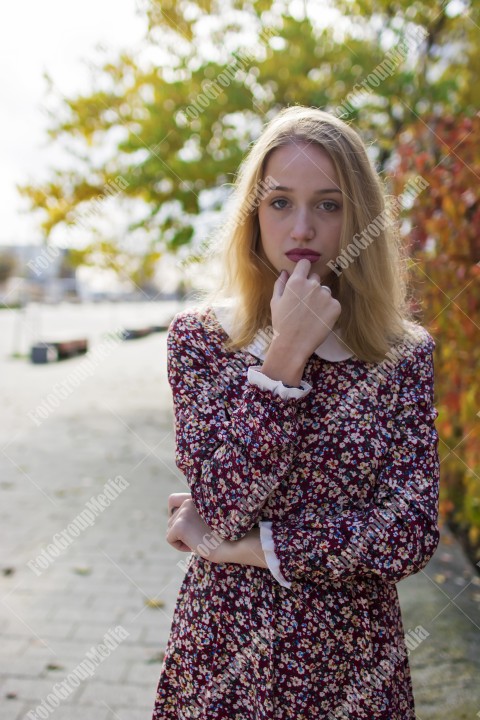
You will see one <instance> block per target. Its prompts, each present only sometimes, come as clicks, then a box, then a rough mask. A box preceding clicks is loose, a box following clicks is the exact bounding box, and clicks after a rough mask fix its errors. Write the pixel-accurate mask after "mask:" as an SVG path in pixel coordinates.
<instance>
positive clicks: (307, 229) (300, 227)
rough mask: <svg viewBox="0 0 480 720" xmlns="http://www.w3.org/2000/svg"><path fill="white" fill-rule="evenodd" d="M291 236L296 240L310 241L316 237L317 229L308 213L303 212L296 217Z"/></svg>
mask: <svg viewBox="0 0 480 720" xmlns="http://www.w3.org/2000/svg"><path fill="white" fill-rule="evenodd" d="M290 234H291V236H292V238H294V239H296V240H309V239H311V238H312V237H313V236H314V235H315V228H314V226H313V222H312V219H311V217H310V215H309V213H308V212H306V211H301V212H298V213H297V214H296V215H295V219H294V223H293V227H292V231H291V233H290Z"/></svg>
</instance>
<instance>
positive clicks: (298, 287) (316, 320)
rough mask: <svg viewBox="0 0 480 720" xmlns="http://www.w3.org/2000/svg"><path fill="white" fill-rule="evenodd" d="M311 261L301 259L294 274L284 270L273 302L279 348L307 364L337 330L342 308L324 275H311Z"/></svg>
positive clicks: (274, 326)
mask: <svg viewBox="0 0 480 720" xmlns="http://www.w3.org/2000/svg"><path fill="white" fill-rule="evenodd" d="M311 267H312V265H311V263H310V261H309V260H307V259H306V258H302V259H301V260H299V261H298V262H297V263H296V265H295V268H294V270H293V272H292V274H291V275H290V276H289V274H288V272H287V271H286V270H282V272H281V273H280V275H279V277H278V278H277V280H276V282H275V285H274V288H273V296H272V300H271V302H270V308H271V312H272V327H273V330H274V338H275V339H276V344H277V346H278V345H280V346H281V347H282V348H285V349H287V348H289V349H291V350H294V352H295V355H296V356H297V357H300V358H301V359H302V360H303V361H304V362H305V363H306V362H307V360H308V358H309V357H310V355H311V354H312V353H313V352H314V351H315V350H316V348H317V347H318V346H319V345H321V343H322V342H323V341H324V340H325V339H326V337H327V335H328V334H329V333H330V332H331V330H332V329H333V326H334V325H335V323H336V321H337V318H338V317H339V315H340V313H341V311H342V307H341V305H340V303H339V302H338V300H336V299H335V298H333V297H332V296H331V294H330V292H329V291H328V290H326V289H325V288H322V287H321V280H320V276H319V275H318V274H317V273H310V269H311Z"/></svg>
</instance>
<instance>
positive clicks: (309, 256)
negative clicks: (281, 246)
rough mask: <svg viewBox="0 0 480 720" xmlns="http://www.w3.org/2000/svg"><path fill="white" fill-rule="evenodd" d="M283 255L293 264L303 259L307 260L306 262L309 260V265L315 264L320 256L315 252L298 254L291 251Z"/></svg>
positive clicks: (295, 251) (296, 251)
mask: <svg viewBox="0 0 480 720" xmlns="http://www.w3.org/2000/svg"><path fill="white" fill-rule="evenodd" d="M285 255H286V256H287V257H288V258H289V260H293V262H298V261H299V260H302V259H303V258H307V260H310V262H311V263H314V262H316V261H317V260H318V259H319V257H320V255H319V253H316V252H313V251H312V252H299V251H298V250H291V251H290V252H287V253H285Z"/></svg>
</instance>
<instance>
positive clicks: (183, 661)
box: [153, 107, 439, 720]
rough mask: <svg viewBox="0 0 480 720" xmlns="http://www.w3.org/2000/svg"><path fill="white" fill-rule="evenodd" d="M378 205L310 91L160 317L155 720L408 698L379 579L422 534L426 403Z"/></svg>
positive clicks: (416, 340)
mask: <svg viewBox="0 0 480 720" xmlns="http://www.w3.org/2000/svg"><path fill="white" fill-rule="evenodd" d="M394 215H395V213H394V212H393V210H392V207H391V205H390V206H388V205H387V204H386V199H385V196H384V193H383V192H382V186H381V183H380V180H379V178H378V176H377V174H376V172H375V170H374V169H373V167H372V165H371V163H370V161H369V159H368V156H367V154H366V151H365V147H364V145H363V143H362V141H361V139H360V138H359V136H358V134H357V133H356V132H355V131H354V130H353V129H352V128H351V127H349V126H348V125H346V124H345V123H343V122H342V121H341V120H339V119H337V118H336V117H334V116H332V115H330V114H328V113H325V112H322V111H320V110H317V109H311V108H304V107H292V108H288V109H286V110H283V111H282V112H280V113H279V114H278V115H277V116H276V117H275V118H274V119H273V120H272V121H270V122H269V123H268V125H267V126H266V127H265V129H264V131H263V133H262V135H261V136H260V138H259V139H258V140H257V142H256V143H255V144H254V146H253V147H252V148H251V150H250V152H249V154H248V157H247V158H246V160H245V161H244V163H243V165H242V167H241V169H240V172H239V176H238V178H237V183H236V190H235V193H234V204H233V205H232V206H231V207H230V217H231V218H233V222H232V220H230V221H229V222H228V224H227V225H226V231H225V234H224V238H223V249H224V255H223V270H224V281H223V285H222V287H221V290H220V292H219V293H217V295H216V296H209V298H207V300H206V302H205V303H203V304H201V305H199V306H197V307H196V308H194V309H191V310H185V311H183V312H180V313H178V314H177V315H176V316H175V318H174V320H173V321H172V323H171V325H170V328H169V333H168V377H169V382H170V385H171V388H172V391H173V402H174V410H175V433H176V462H177V466H178V468H179V469H180V470H181V471H182V472H183V473H184V474H185V476H186V481H187V483H188V488H189V490H190V493H177V494H174V495H171V496H170V498H169V503H168V507H169V512H170V513H171V514H170V518H169V521H168V531H167V540H168V542H169V543H171V544H172V545H173V547H175V548H177V549H178V550H179V551H183V552H191V555H190V561H189V564H188V567H187V571H186V575H185V578H184V580H183V583H182V586H181V589H180V593H179V597H178V601H177V605H176V608H175V612H174V616H173V621H172V626H171V632H170V637H169V640H168V644H167V647H166V653H165V658H164V662H163V665H162V668H161V674H160V680H159V684H158V692H157V698H156V703H155V709H154V713H153V718H154V720H170V718H172V720H173V718H201V719H204V720H207V719H208V720H220V719H222V720H223V719H227V718H228V720H260V718H261V719H262V720H263V719H265V720H286V719H287V718H292V720H293V719H294V720H313V719H315V720H317V719H318V720H321V719H323V718H326V719H328V720H343V719H346V718H348V719H349V720H414V718H415V711H414V700H413V695H412V685H411V679H410V670H409V664H408V657H407V650H406V645H405V641H404V629H403V625H402V619H401V613H400V607H399V602H398V595H397V589H396V583H397V582H398V581H399V580H402V579H403V578H406V577H407V576H409V575H411V574H413V573H416V572H418V571H420V570H422V568H423V567H424V566H425V565H426V563H427V562H428V560H429V559H430V558H431V556H432V555H433V553H434V551H435V549H436V547H437V543H438V539H439V531H438V527H437V513H438V483H439V459H438V452H437V449H438V436H437V432H436V429H435V424H434V421H435V419H436V417H437V415H438V412H437V410H436V409H435V407H434V397H433V393H434V384H433V383H434V374H433V349H434V347H435V343H434V341H433V339H432V337H431V335H430V334H429V333H428V332H427V331H426V330H425V329H424V328H423V327H422V326H421V325H419V324H417V323H415V322H414V320H413V319H412V317H410V315H409V299H408V297H407V296H408V291H407V288H408V277H407V274H406V267H407V258H406V256H405V253H404V251H403V249H402V245H401V242H400V241H399V238H398V234H396V233H395V232H394ZM212 297H215V301H213V300H212Z"/></svg>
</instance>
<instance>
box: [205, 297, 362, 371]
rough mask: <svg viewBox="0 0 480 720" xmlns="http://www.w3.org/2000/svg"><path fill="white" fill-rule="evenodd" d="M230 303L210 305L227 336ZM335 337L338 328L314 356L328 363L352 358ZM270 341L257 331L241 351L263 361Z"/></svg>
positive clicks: (230, 313)
mask: <svg viewBox="0 0 480 720" xmlns="http://www.w3.org/2000/svg"><path fill="white" fill-rule="evenodd" d="M232 302H233V301H232V300H230V301H227V300H226V301H224V302H223V303H214V304H213V305H212V308H213V310H214V312H215V316H216V318H217V320H218V322H219V323H220V325H221V326H222V328H223V329H224V330H225V332H226V333H227V335H229V336H230V334H231V331H232V327H233V318H232V310H233V307H232ZM337 337H338V338H340V339H341V337H342V333H341V330H340V328H338V329H337V330H331V331H330V333H329V334H328V335H327V337H326V339H325V340H324V341H323V343H321V345H319V346H318V347H317V349H316V350H315V351H314V352H315V355H318V357H321V358H322V359H323V360H328V361H330V362H338V361H341V360H347V359H348V358H351V357H353V355H354V354H353V352H349V351H348V350H347V349H345V348H344V347H343V345H342V344H341V343H340V342H339V341H338V340H337ZM270 341H271V333H268V331H266V330H265V331H263V330H259V331H258V332H257V334H256V335H255V337H254V338H253V340H252V342H251V343H250V344H249V345H245V346H244V347H243V348H242V350H244V351H245V352H248V353H250V355H253V356H254V357H257V358H259V359H260V360H265V355H266V352H267V349H268V345H269V344H270Z"/></svg>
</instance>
